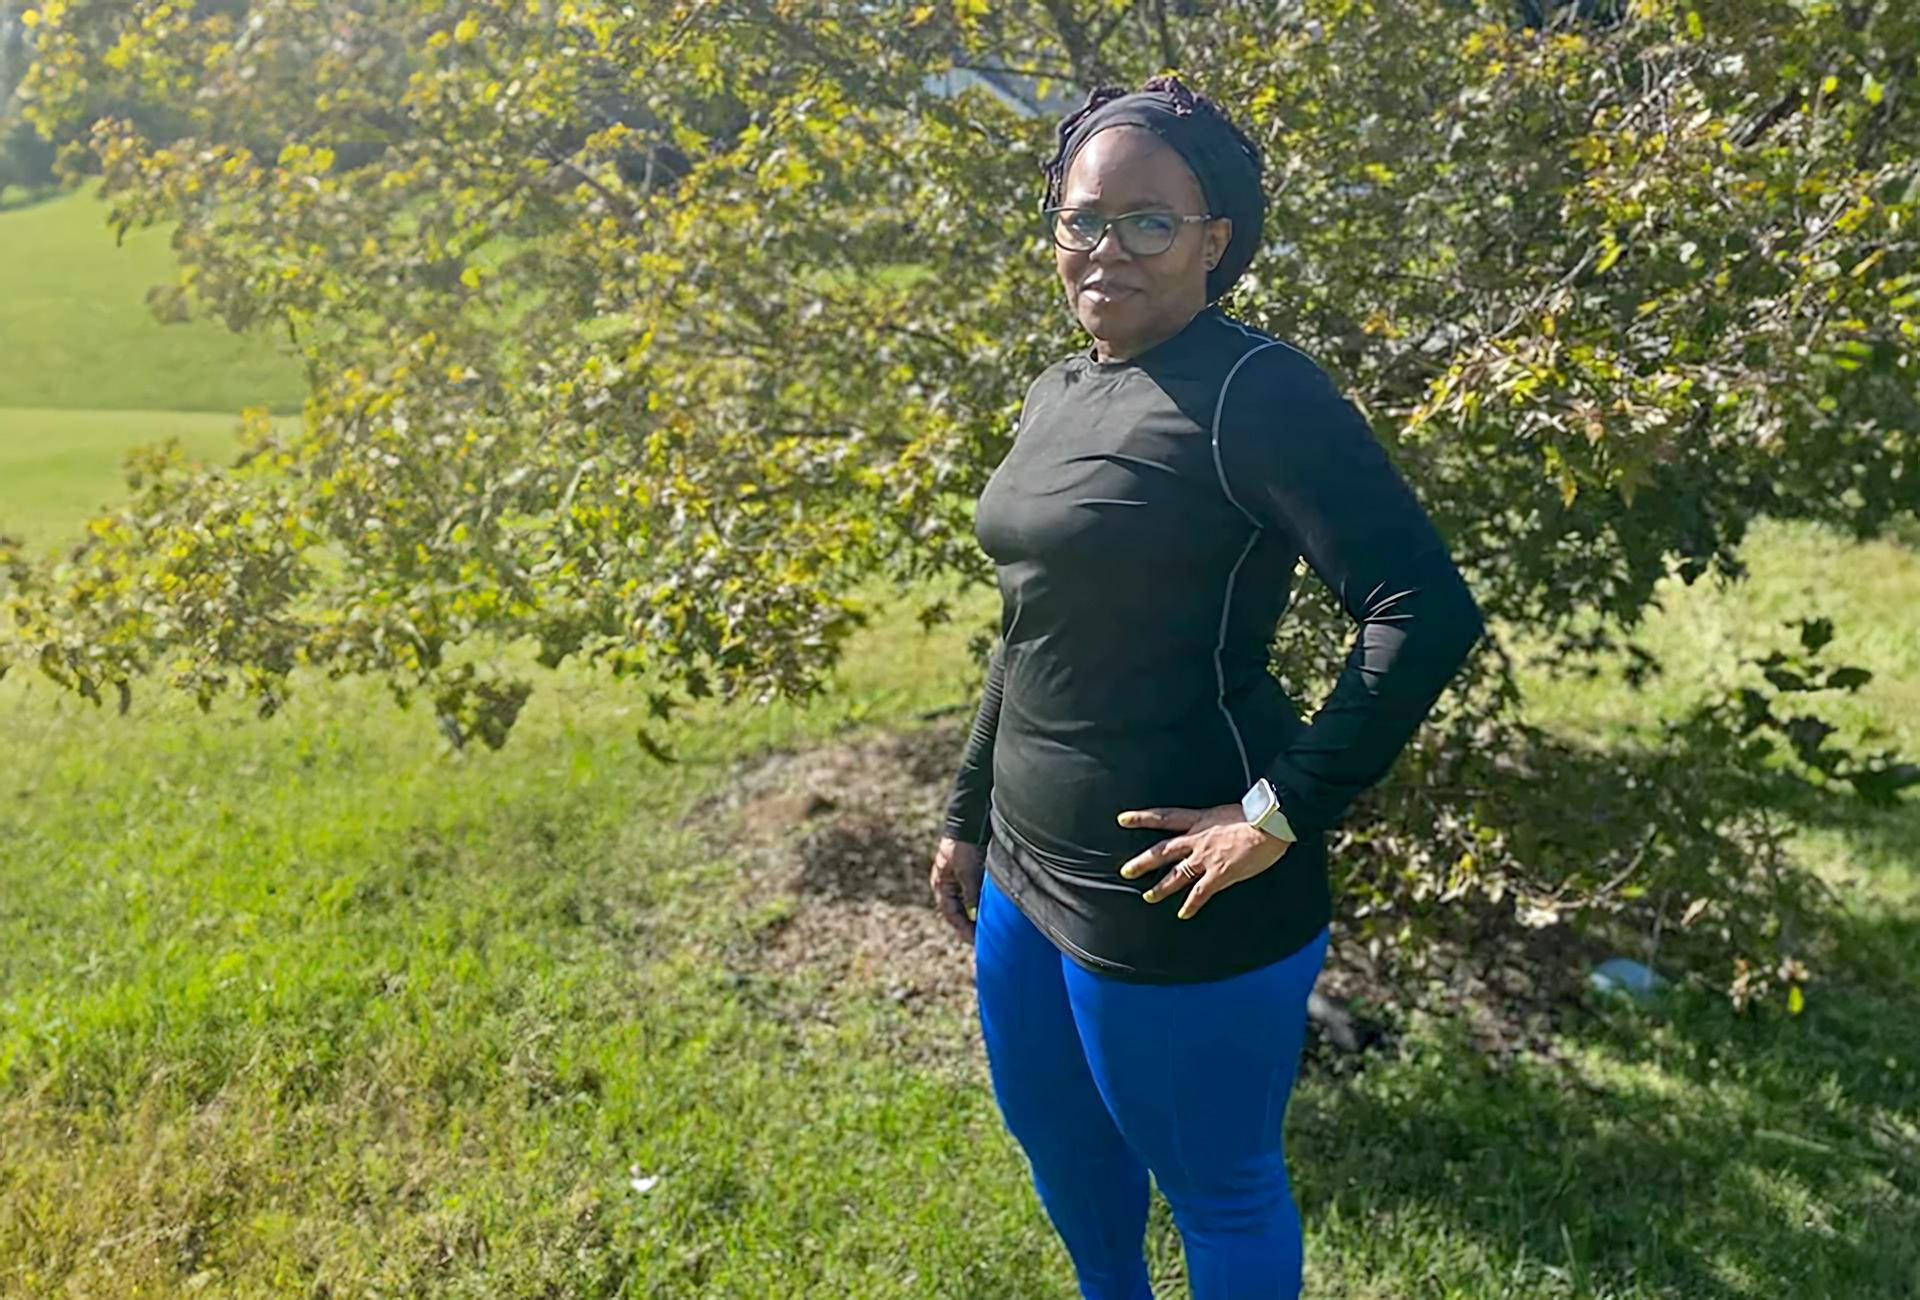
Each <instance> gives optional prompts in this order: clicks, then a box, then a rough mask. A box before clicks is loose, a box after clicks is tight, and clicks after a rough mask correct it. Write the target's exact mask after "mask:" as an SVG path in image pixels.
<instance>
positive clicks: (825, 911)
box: [690, 719, 1604, 1070]
mask: <svg viewBox="0 0 1920 1300" xmlns="http://www.w3.org/2000/svg"><path fill="white" fill-rule="evenodd" d="M964 743H965V720H964V719H956V720H949V721H946V722H942V723H939V724H935V725H931V726H926V727H922V728H919V729H917V730H913V731H909V732H904V733H899V734H891V735H879V736H864V737H860V738H856V739H852V740H848V741H845V742H840V743H835V744H828V745H823V746H820V747H818V748H814V749H809V750H804V751H799V752H792V753H777V754H773V755H769V756H766V757H764V758H761V759H758V760H756V761H754V762H752V763H749V764H745V765H743V766H742V767H741V768H740V769H739V770H738V772H737V773H736V775H735V777H734V779H733V780H732V781H730V782H729V783H728V784H727V786H726V788H725V789H724V790H723V791H722V792H721V793H720V794H719V795H717V796H716V797H714V798H712V799H709V800H707V801H705V802H704V803H703V804H702V805H701V806H700V807H699V808H698V809H696V810H695V813H694V815H693V817H692V818H691V819H690V822H691V824H698V825H702V826H704V827H706V828H707V833H708V834H709V835H712V836H717V837H718V838H719V840H720V841H721V843H720V844H719V845H717V846H716V847H720V848H724V849H725V850H726V851H727V852H729V853H730V854H731V855H732V856H733V857H734V858H735V859H736V860H738V861H740V862H741V863H742V864H743V866H744V869H745V872H746V879H744V880H743V881H742V882H741V883H742V886H743V888H745V889H747V890H749V891H751V893H752V894H753V895H754V896H756V897H759V898H763V899H764V898H768V897H775V898H779V899H781V900H783V903H784V906H782V907H780V908H779V909H778V913H779V914H778V918H777V919H776V920H774V921H772V922H770V923H769V924H767V925H765V926H763V927H761V928H760V929H759V930H757V931H756V932H755V933H754V934H753V936H752V940H751V944H750V951H748V952H746V953H745V954H742V955H741V956H743V957H744V962H745V964H746V965H747V966H748V967H749V968H753V969H758V970H761V971H765V972H768V973H778V974H812V975H816V976H819V977H823V979H824V981H825V982H826V983H828V984H829V985H831V986H832V987H835V988H839V989H843V990H846V991H856V992H879V993H883V994H885V995H886V996H889V997H891V998H893V999H894V1000H896V1001H899V1002H901V1003H914V1004H919V1005H924V1006H926V1007H927V1008H928V1009H932V1008H933V1007H935V1006H938V1007H941V1008H943V1009H945V1010H948V1011H950V1012H953V1013H955V1014H957V1015H959V1016H960V1017H962V1018H963V1019H964V1020H965V1021H967V1022H968V1023H969V1024H970V1023H971V1021H972V1018H973V995H972V990H973V979H972V949H971V948H970V947H968V946H967V945H966V944H965V943H963V942H962V941H961V940H960V939H959V938H958V936H956V935H955V934H954V933H953V931H952V930H951V929H950V928H949V927H948V926H947V925H946V923H945V922H943V921H941V920H940V918H939V916H938V915H937V914H936V913H935V912H934V910H933V907H932V904H931V901H930V898H929V895H928V890H927V867H928V863H929V860H930V857H931V855H932V852H933V848H934V844H935V842H936V840H937V838H938V835H939V825H940V818H941V814H942V812H943V811H944V809H945V806H946V798H947V788H948V783H949V781H950V780H951V778H952V774H953V771H954V767H955V764H956V763H957V762H958V761H959V755H960V751H961V749H962V747H963V746H964ZM1358 933H1359V927H1358V926H1357V925H1354V924H1353V923H1352V922H1351V919H1350V918H1336V921H1335V924H1334V936H1335V937H1334V942H1333V945H1332V947H1331V949H1330V951H1329V954H1328V961H1327V967H1326V970H1325V972H1324V973H1323V974H1322V976H1321V979H1320V984H1319V988H1318V992H1319V994H1320V995H1321V997H1320V998H1319V999H1316V1005H1315V1009H1314V1010H1315V1014H1314V1016H1313V1026H1312V1033H1311V1034H1310V1037H1309V1042H1308V1050H1307V1061H1308V1067H1309V1068H1311V1069H1330V1070H1344V1069H1350V1068H1353V1067H1354V1066H1355V1065H1356V1064H1358V1063H1359V1062H1361V1061H1362V1060H1363V1059H1364V1057H1365V1056H1366V1054H1367V1053H1368V1052H1369V1051H1371V1050H1374V1049H1378V1048H1382V1047H1387V1046H1390V1045H1391V1044H1392V1042H1393V1041H1394V1038H1395V1036H1396V1031H1397V1029H1398V1028H1399V1027H1400V1026H1401V1025H1403V1024H1404V1023H1405V1022H1406V1019H1407V1017H1408V1016H1409V1015H1411V1014H1414V1013H1417V1012H1425V1013H1429V1014H1434V1015H1439V1016H1445V1017H1449V1018H1454V1019H1457V1020H1459V1021H1461V1022H1463V1023H1464V1025H1465V1029H1466V1032H1467V1035H1468V1037H1469V1039H1470V1040H1471V1041H1472V1043H1473V1044H1474V1045H1475V1046H1476V1047H1477V1048H1478V1049H1479V1050H1481V1051H1482V1052H1484V1053H1487V1054H1489V1055H1491V1056H1495V1057H1507V1056H1511V1055H1513V1054H1514V1053H1517V1052H1522V1051H1538V1050H1541V1049H1543V1048H1544V1047H1546V1046H1547V1044H1548V1043H1549V1041H1550V1038H1551V1036H1552V1033H1553V1031H1554V1029H1555V1027H1556V1026H1557V1025H1558V1024H1559V1023H1560V1022H1561V1021H1562V1019H1563V1018H1564V1016H1565V1015H1566V1014H1567V1013H1568V1012H1569V1011H1571V1010H1574V1009H1575V1008H1577V1007H1578V1006H1579V1005H1580V1004H1581V1001H1582V999H1583V994H1584V987H1585V983H1584V982H1585V972H1586V970H1587V969H1588V967H1589V965H1590V964H1591V962H1592V961H1593V960H1594V958H1595V957H1596V956H1600V955H1604V954H1601V953H1598V952H1597V951H1596V949H1595V947H1594V945H1592V944H1590V943H1588V942H1587V941H1585V940H1583V939H1582V938H1581V937H1580V936H1579V935H1577V934H1575V933H1574V932H1572V931H1570V930H1568V929H1566V928H1565V927H1555V928H1551V929H1546V930H1532V929H1527V928H1525V927H1523V926H1521V925H1520V924H1519V923H1518V922H1517V921H1515V920H1514V919H1513V916H1512V914H1511V911H1510V909H1501V908H1491V907H1483V908H1480V909H1477V910H1471V911H1470V910H1468V909H1466V908H1462V909H1460V910H1459V911H1458V912H1456V913H1453V914H1450V918H1449V921H1448V924H1447V926H1446V928H1445V931H1444V932H1443V933H1442V934H1440V935H1439V936H1438V937H1437V938H1436V939H1435V940H1434V941H1433V942H1432V943H1431V944H1430V945H1428V946H1426V947H1424V948H1422V949H1421V950H1420V951H1418V952H1415V951H1413V950H1410V949H1402V948H1399V947H1396V946H1394V945H1391V944H1383V943H1380V942H1378V941H1375V942H1368V941H1365V940H1363V939H1361V938H1358V937H1356V936H1357V934H1358Z"/></svg>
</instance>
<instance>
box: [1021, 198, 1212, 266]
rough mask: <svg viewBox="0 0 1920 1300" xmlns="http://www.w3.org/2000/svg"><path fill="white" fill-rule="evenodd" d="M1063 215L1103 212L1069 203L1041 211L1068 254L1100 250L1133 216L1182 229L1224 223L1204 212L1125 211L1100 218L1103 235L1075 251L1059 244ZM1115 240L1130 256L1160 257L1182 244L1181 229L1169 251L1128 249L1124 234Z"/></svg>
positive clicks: (1051, 234) (1054, 240)
mask: <svg viewBox="0 0 1920 1300" xmlns="http://www.w3.org/2000/svg"><path fill="white" fill-rule="evenodd" d="M1062 212H1091V213H1093V214H1094V215H1095V216H1100V213H1099V211H1098V210H1097V209H1095V208H1087V207H1077V206H1072V205H1068V204H1062V205H1060V206H1059V207H1054V208H1042V209H1041V210H1040V216H1041V218H1042V219H1043V220H1044V221H1045V222H1046V227H1047V238H1048V239H1049V240H1050V241H1052V243H1053V245H1054V247H1056V248H1064V249H1065V250H1066V251H1067V252H1069V253H1091V252H1092V251H1093V250H1094V249H1096V248H1098V247H1100V244H1101V242H1102V241H1103V240H1105V239H1106V237H1107V235H1108V234H1109V233H1110V232H1112V231H1113V230H1114V229H1115V227H1118V226H1119V225H1120V223H1121V222H1123V221H1125V220H1127V219H1128V218H1130V217H1165V218H1167V219H1168V220H1169V221H1177V222H1179V223H1180V224H1181V225H1183V226H1184V225H1187V224H1188V223H1190V222H1194V221H1219V220H1222V218H1221V217H1220V216H1219V215H1218V214H1216V213H1212V212H1203V213H1201V214H1199V215H1198V216H1195V215H1193V214H1190V213H1185V212H1161V211H1159V210H1157V209H1154V208H1139V209H1137V210H1135V211H1133V212H1122V213H1120V214H1119V215H1118V216H1113V217H1100V220H1101V223H1102V224H1101V226H1100V233H1099V234H1098V235H1095V236H1094V238H1093V242H1092V243H1090V244H1088V245H1087V246H1086V247H1085V248H1075V247H1074V246H1073V245H1072V244H1063V243H1061V242H1060V220H1059V218H1060V214H1061V213H1062ZM1123 229H1124V228H1123ZM1134 229H1136V230H1137V229H1139V227H1137V226H1136V227H1134ZM1116 238H1118V240H1119V241H1120V247H1121V248H1123V249H1126V252H1127V254H1128V255H1129V256H1131V257H1158V256H1160V255H1161V254H1162V253H1164V252H1166V251H1167V249H1170V248H1172V247H1173V246H1174V245H1175V244H1176V243H1178V242H1179V241H1180V232H1179V230H1175V231H1174V232H1173V235H1172V236H1171V237H1170V238H1169V239H1168V240H1167V244H1166V248H1156V249H1154V250H1153V251H1152V252H1151V253H1142V252H1137V251H1135V250H1134V249H1132V248H1129V247H1128V246H1127V237H1126V236H1125V235H1124V234H1121V235H1118V236H1116Z"/></svg>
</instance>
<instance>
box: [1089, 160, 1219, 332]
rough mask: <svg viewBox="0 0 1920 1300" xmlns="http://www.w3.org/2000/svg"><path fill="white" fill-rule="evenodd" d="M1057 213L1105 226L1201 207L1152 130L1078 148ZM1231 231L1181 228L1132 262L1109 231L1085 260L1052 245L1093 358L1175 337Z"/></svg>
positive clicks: (1212, 226) (1193, 224) (1198, 303)
mask: <svg viewBox="0 0 1920 1300" xmlns="http://www.w3.org/2000/svg"><path fill="white" fill-rule="evenodd" d="M1060 206H1061V207H1066V208H1091V209H1093V210H1094V211H1096V212H1098V213H1100V214H1101V215H1102V216H1105V217H1117V216H1120V215H1122V214H1123V213H1128V212H1166V213H1173V214H1175V215H1181V216H1185V215H1195V216H1198V215H1201V214H1203V213H1205V212H1206V210H1207V209H1206V203H1205V200H1204V199H1203V198H1202V196H1201V193H1200V182H1199V181H1198V180H1196V179H1194V175H1193V171H1192V169H1191V168H1189V167H1188V166H1187V163H1186V160H1185V159H1184V158H1182V157H1181V156H1180V155H1179V154H1177V153H1175V152H1174V150H1173V149H1172V147H1171V146H1169V145H1168V144H1166V142H1164V141H1163V140H1161V139H1160V137H1159V136H1156V135H1155V134H1153V132H1151V131H1147V130H1143V129H1142V128H1140V127H1134V126H1115V127H1108V128H1107V129H1106V130H1104V131H1101V132H1099V133H1097V134H1096V135H1095V136H1094V137H1093V138H1092V139H1090V140H1088V141H1087V143H1086V144H1085V145H1083V146H1081V149H1080V152H1079V153H1078V154H1077V155H1075V157H1074V160H1073V166H1072V167H1070V168H1069V169H1068V170H1067V175H1066V180H1065V183H1064V184H1063V185H1062V186H1061V193H1060ZM1232 236H1233V223H1232V222H1231V221H1228V220H1227V219H1226V218H1224V217H1222V218H1219V219H1217V220H1214V221H1207V222H1199V221H1189V222H1183V223H1181V224H1180V227H1179V229H1178V231H1177V233H1176V234H1175V236H1174V240H1173V246H1172V247H1171V248H1169V249H1167V251H1166V252H1164V253H1155V254H1153V255H1151V256H1148V257H1136V256H1135V255H1133V254H1132V253H1129V252H1128V251H1127V250H1126V249H1125V248H1123V247H1121V245H1120V236H1119V233H1118V232H1117V231H1114V230H1109V231H1107V233H1106V234H1105V235H1104V236H1102V237H1101V240H1100V242H1099V244H1097V245H1096V246H1095V247H1094V248H1093V249H1092V250H1090V251H1088V252H1084V253H1082V252H1075V251H1074V250H1072V249H1069V248H1061V247H1060V246H1059V245H1057V244H1056V245H1055V246H1054V259H1055V264H1056V265H1057V266H1058V268H1059V270H1060V283H1061V284H1062V285H1064V286H1065V287H1066V290H1067V300H1068V301H1069V302H1071V303H1072V304H1073V310H1074V314H1075V315H1076V316H1078V317H1079V318H1080V323H1081V324H1082V325H1083V326H1085V327H1086V330H1087V333H1089V334H1091V335H1093V337H1094V340H1095V343H1096V344H1097V345H1098V346H1097V351H1098V353H1099V355H1100V356H1102V357H1104V358H1107V359H1109V360H1115V361H1124V360H1126V359H1127V358H1128V357H1131V356H1136V355H1138V354H1139V353H1141V352H1144V351H1146V350H1147V349H1148V348H1150V347H1152V346H1153V345H1154V344H1156V343H1159V342H1161V341H1162V340H1163V339H1168V338H1171V337H1173V336H1174V335H1175V334H1177V333H1179V332H1180V331H1181V330H1182V329H1183V328H1185V327H1186V324H1187V322H1188V321H1190V320H1192V319H1193V318H1194V316H1195V315H1196V314H1197V313H1198V312H1200V310H1201V309H1202V308H1204V307H1205V306H1206V305H1207V272H1208V271H1210V270H1212V269H1213V265H1214V263H1216V262H1218V261H1219V260H1220V258H1221V256H1222V255H1223V254H1224V253H1225V252H1226V250H1227V241H1228V240H1229V239H1231V238H1232Z"/></svg>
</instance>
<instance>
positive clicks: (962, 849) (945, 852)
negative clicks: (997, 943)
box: [928, 835, 987, 943]
mask: <svg viewBox="0 0 1920 1300" xmlns="http://www.w3.org/2000/svg"><path fill="white" fill-rule="evenodd" d="M986 870H987V851H986V850H985V849H983V848H981V847H980V846H979V845H978V844H968V843H966V842H965V841H963V840H956V839H954V838H952V837H951V836H945V835H943V836H941V837H940V847H938V848H936V849H935V850H934V851H933V871H932V873H931V874H930V876H929V878H928V883H930V884H931V885H932V886H933V905H934V906H935V907H937V908H939V909H940V915H942V916H944V917H946V918H947V924H949V925H951V926H952V927H953V928H954V929H956V930H958V931H959V932H960V937H961V938H963V939H965V940H966V941H967V942H968V943H972V942H973V918H974V916H975V914H977V913H978V911H979V910H980V881H981V879H982V878H983V877H984V876H985V875H986Z"/></svg>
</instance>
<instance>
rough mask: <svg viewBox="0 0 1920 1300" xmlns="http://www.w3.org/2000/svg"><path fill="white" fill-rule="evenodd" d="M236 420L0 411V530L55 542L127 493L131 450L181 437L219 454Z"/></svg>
mask: <svg viewBox="0 0 1920 1300" xmlns="http://www.w3.org/2000/svg"><path fill="white" fill-rule="evenodd" d="M238 423H239V417H238V416H237V415H219V414H208V413H205V412H199V413H195V412H183V411H68V410H18V409H15V410H8V409H5V408H0V533H10V534H13V535H14V536H18V537H25V538H26V539H27V541H28V542H30V543H32V544H33V545H35V546H48V545H56V544H58V543H60V542H61V541H63V540H64V539H65V538H67V537H68V536H71V535H74V534H76V533H77V531H78V530H79V528H80V526H81V525H82V524H83V523H84V522H85V521H86V520H87V519H88V518H89V517H90V516H91V515H93V514H94V513H96V512H97V511H98V510H99V509H100V508H101V507H102V506H103V505H106V504H108V503H109V502H112V501H116V500H119V499H120V498H122V497H124V496H125V495H126V485H125V482H124V480H123V479H122V478H121V473H120V463H121V460H122V458H123V457H124V456H125V455H126V453H127V451H128V450H129V449H130V448H132V447H135V446H139V445H141V444H145V443H156V442H162V441H165V440H166V439H167V438H179V439H180V441H181V442H182V443H183V444H185V446H186V448H187V451H188V453H189V454H191V455H194V456H199V457H204V458H207V459H221V458H224V457H226V456H227V455H229V454H230V453H231V452H232V451H233V450H234V447H235V443H234V428H235V426H236V425H237V424H238Z"/></svg>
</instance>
